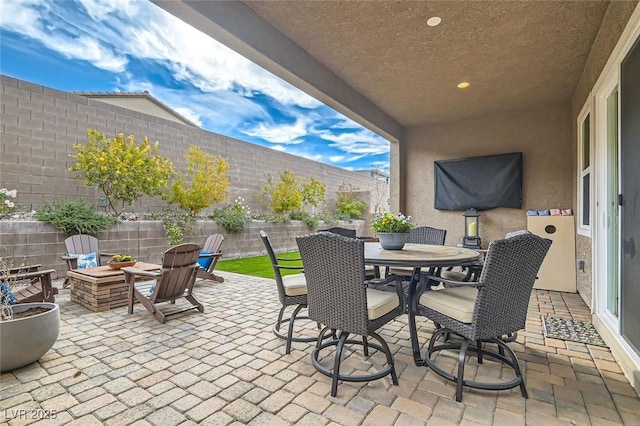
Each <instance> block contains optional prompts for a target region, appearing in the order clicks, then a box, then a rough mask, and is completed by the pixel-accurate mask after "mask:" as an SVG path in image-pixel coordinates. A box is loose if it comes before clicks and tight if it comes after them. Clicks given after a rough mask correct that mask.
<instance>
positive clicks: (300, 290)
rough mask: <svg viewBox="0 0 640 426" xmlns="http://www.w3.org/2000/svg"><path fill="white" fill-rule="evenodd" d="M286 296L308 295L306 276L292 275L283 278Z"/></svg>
mask: <svg viewBox="0 0 640 426" xmlns="http://www.w3.org/2000/svg"><path fill="white" fill-rule="evenodd" d="M282 284H283V286H284V294H286V295H287V296H302V295H303V294H307V279H306V277H305V276H304V274H292V275H285V276H284V277H282Z"/></svg>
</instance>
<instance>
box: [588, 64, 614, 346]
mask: <svg viewBox="0 0 640 426" xmlns="http://www.w3.org/2000/svg"><path fill="white" fill-rule="evenodd" d="M619 76H620V74H619V67H615V69H613V70H612V71H611V72H610V73H609V75H608V76H607V77H606V78H605V79H604V80H603V81H602V84H601V85H599V86H598V87H597V89H596V90H597V91H596V90H594V92H593V93H594V98H595V99H594V103H595V126H594V127H595V129H594V130H595V132H593V134H594V136H595V137H594V139H595V141H594V142H595V147H594V148H595V149H594V151H595V159H594V160H595V170H596V172H595V174H594V175H595V184H596V185H595V205H593V206H592V209H593V210H592V211H593V212H594V214H593V221H594V223H593V229H594V232H593V238H594V251H593V263H592V264H593V268H594V275H593V276H594V286H595V291H594V292H593V304H592V306H594V307H595V309H594V311H595V313H597V314H599V315H600V316H601V318H602V320H603V321H604V322H605V323H606V324H607V326H608V327H609V328H610V329H611V331H612V332H614V333H615V334H619V333H620V320H619V318H618V317H616V316H614V315H612V314H611V313H610V312H609V311H608V309H607V280H608V279H609V276H610V274H609V271H610V268H612V267H614V265H608V264H607V259H608V253H609V250H610V249H611V248H610V247H609V244H610V242H609V241H608V222H609V217H608V211H609V207H608V203H609V200H610V198H609V194H608V191H609V187H608V178H607V177H608V176H609V173H619V170H610V164H611V162H610V161H609V158H608V157H609V155H610V154H609V150H608V146H609V143H608V130H609V129H608V114H607V100H608V99H609V96H611V94H612V93H613V92H614V91H615V90H616V88H617V87H618V83H619ZM619 104H620V97H619V96H618V110H619ZM618 120H619V118H618ZM617 127H618V134H617V138H616V139H617V143H618V146H619V144H620V126H619V124H618V126H617ZM618 153H619V149H618ZM617 155H618V156H619V154H617ZM619 160H620V159H619V158H616V162H617V163H618V164H620V161H619ZM619 186H620V182H619V181H618V193H620V192H619V191H620V188H619ZM617 208H619V206H618V207H617ZM619 228H620V224H619V223H618V230H617V232H618V235H619V234H620V229H619ZM615 244H618V245H619V244H620V241H617V242H615ZM618 253H620V252H619V251H618ZM616 281H617V283H618V287H619V286H620V271H619V268H618V277H617V279H616ZM618 312H620V303H619V302H618Z"/></svg>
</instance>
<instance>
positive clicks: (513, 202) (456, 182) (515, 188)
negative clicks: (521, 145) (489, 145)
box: [434, 152, 522, 210]
mask: <svg viewBox="0 0 640 426" xmlns="http://www.w3.org/2000/svg"><path fill="white" fill-rule="evenodd" d="M434 172H435V208H436V209H439V210H466V209H468V208H475V209H476V210H489V209H494V208H496V207H511V208H516V209H519V208H521V207H522V153H521V152H515V153H510V154H500V155H486V156H483V157H470V158H460V159H456V160H442V161H435V162H434Z"/></svg>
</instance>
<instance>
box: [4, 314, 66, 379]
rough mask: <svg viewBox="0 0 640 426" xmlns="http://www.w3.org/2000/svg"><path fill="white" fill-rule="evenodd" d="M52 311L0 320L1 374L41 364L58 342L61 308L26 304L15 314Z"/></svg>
mask: <svg viewBox="0 0 640 426" xmlns="http://www.w3.org/2000/svg"><path fill="white" fill-rule="evenodd" d="M36 307H43V308H46V309H49V310H48V311H47V312H43V313H41V314H38V315H34V316H31V317H26V318H20V319H16V320H12V321H0V371H10V370H14V369H16V368H20V367H24V366H25V365H28V364H31V363H32V362H35V361H37V360H38V359H40V357H41V356H42V355H44V354H46V353H47V351H48V350H49V349H51V347H52V346H53V344H54V343H55V342H56V340H57V339H58V333H59V331H60V308H59V307H58V305H56V304H55V303H46V302H43V303H22V304H19V305H15V306H14V307H13V312H14V313H15V312H23V311H26V310H27V309H29V308H36Z"/></svg>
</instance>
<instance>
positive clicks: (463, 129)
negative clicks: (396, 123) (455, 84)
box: [403, 105, 575, 266]
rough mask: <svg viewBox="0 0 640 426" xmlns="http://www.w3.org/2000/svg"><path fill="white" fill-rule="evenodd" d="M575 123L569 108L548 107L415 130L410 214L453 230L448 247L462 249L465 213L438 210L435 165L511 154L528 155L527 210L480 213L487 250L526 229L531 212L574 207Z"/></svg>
mask: <svg viewBox="0 0 640 426" xmlns="http://www.w3.org/2000/svg"><path fill="white" fill-rule="evenodd" d="M570 120H571V110H570V107H569V105H547V106H544V107H540V108H534V109H528V110H522V111H514V112H510V113H506V114H496V115H492V116H484V117H478V118H469V119H466V120H462V121H458V122H452V123H444V124H437V125H432V126H428V127H418V128H413V129H410V130H409V131H408V132H407V135H406V140H405V144H406V152H410V153H411V155H409V156H407V157H406V169H405V173H406V177H405V179H406V180H405V182H406V185H405V187H404V188H403V191H404V193H405V196H406V206H407V208H406V210H407V211H406V213H408V214H410V215H413V217H414V218H415V219H416V220H417V222H418V223H419V224H420V225H428V226H433V227H436V228H445V229H447V230H448V232H447V241H446V243H447V244H456V243H457V242H458V238H459V237H461V236H462V235H464V218H463V217H462V214H463V213H464V212H461V211H445V210H436V209H435V208H434V178H433V176H434V171H433V162H434V161H436V160H444V159H453V158H464V157H475V156H481V155H490V154H504V153H510V152H522V153H523V204H522V209H509V208H498V209H493V210H487V211H483V212H480V215H481V217H480V237H481V238H482V241H483V246H484V247H486V245H487V244H488V243H489V242H490V241H492V240H495V239H498V238H504V235H505V234H506V233H507V232H509V231H514V230H517V229H526V228H527V220H526V215H525V212H526V210H527V209H535V210H543V209H550V208H571V207H572V205H573V197H572V195H573V191H572V183H573V181H574V175H573V171H572V170H573V167H572V164H573V162H574V161H575V158H574V154H573V147H572V143H571V142H572V141H571V121H570ZM567 266H570V265H567ZM571 266H572V265H571Z"/></svg>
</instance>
